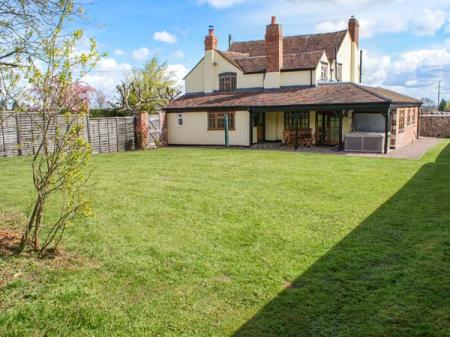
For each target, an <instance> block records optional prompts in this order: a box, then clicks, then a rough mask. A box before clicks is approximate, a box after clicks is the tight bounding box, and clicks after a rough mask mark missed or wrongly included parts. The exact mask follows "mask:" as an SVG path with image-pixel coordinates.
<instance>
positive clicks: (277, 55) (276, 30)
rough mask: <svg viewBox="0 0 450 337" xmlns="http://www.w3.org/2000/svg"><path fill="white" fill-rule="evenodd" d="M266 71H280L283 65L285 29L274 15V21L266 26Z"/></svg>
mask: <svg viewBox="0 0 450 337" xmlns="http://www.w3.org/2000/svg"><path fill="white" fill-rule="evenodd" d="M265 48H266V57H267V58H266V71H267V72H279V71H280V69H281V68H282V67H283V30H282V28H281V25H279V24H277V23H276V17H275V16H272V22H271V23H270V25H267V27H266V39H265Z"/></svg>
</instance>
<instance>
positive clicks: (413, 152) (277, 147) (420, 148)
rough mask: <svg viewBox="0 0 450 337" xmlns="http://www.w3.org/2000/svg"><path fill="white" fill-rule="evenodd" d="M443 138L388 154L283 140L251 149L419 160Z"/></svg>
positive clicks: (424, 140) (428, 139)
mask: <svg viewBox="0 0 450 337" xmlns="http://www.w3.org/2000/svg"><path fill="white" fill-rule="evenodd" d="M440 142H441V140H440V139H439V138H431V137H420V138H419V139H417V140H416V141H415V142H413V143H410V144H408V145H405V146H403V147H401V148H399V149H392V150H389V151H388V153H387V154H384V153H356V152H344V151H339V149H338V146H334V147H330V146H313V147H304V146H299V147H298V148H297V149H294V148H293V147H291V146H287V145H285V144H283V143H282V142H274V143H258V144H254V145H252V146H251V149H255V150H274V151H290V152H305V153H324V154H334V155H341V156H357V157H380V158H400V159H413V160H418V159H420V158H422V156H423V155H424V154H425V153H427V152H428V151H429V150H430V149H431V148H433V147H434V146H436V145H437V144H439V143H440Z"/></svg>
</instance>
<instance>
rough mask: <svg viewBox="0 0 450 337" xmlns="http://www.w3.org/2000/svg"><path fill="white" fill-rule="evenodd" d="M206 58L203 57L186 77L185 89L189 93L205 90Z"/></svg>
mask: <svg viewBox="0 0 450 337" xmlns="http://www.w3.org/2000/svg"><path fill="white" fill-rule="evenodd" d="M203 60H204V59H202V60H201V61H200V62H199V63H198V64H197V65H196V67H195V68H194V69H192V70H191V72H190V73H189V74H188V75H187V76H186V77H185V79H184V83H185V90H186V92H187V93H192V92H203V89H204V86H203V77H204V74H203V67H204V62H203Z"/></svg>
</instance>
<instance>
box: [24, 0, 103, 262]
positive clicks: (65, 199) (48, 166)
mask: <svg viewBox="0 0 450 337" xmlns="http://www.w3.org/2000/svg"><path fill="white" fill-rule="evenodd" d="M58 4H59V6H60V9H61V11H60V12H59V13H60V14H59V17H58V20H56V21H57V24H56V26H55V27H54V29H52V30H51V31H49V32H48V38H45V39H43V40H42V49H41V50H40V53H39V58H30V59H29V64H27V66H26V67H25V76H24V77H25V78H26V79H27V81H28V82H29V84H30V86H31V87H32V88H33V89H32V90H30V91H29V92H28V95H27V100H28V101H29V102H30V103H31V105H32V106H33V107H34V109H35V111H37V115H36V116H35V118H36V122H35V125H37V126H38V132H37V133H38V137H37V138H36V141H37V145H38V146H37V151H36V152H35V154H34V156H33V158H32V172H33V184H34V188H35V192H36V195H35V201H34V203H33V207H32V211H31V214H30V215H29V217H28V221H27V224H26V226H25V228H24V232H23V236H22V240H21V243H20V247H19V250H18V251H19V252H21V251H23V250H24V249H25V248H26V247H30V248H31V249H32V250H34V251H36V252H39V254H41V255H42V254H44V253H45V252H46V251H48V250H49V249H56V248H57V247H58V245H59V243H60V241H61V239H62V236H63V233H64V231H65V229H66V227H67V225H69V224H70V223H71V222H72V220H73V219H75V218H76V217H77V216H82V215H86V214H88V212H89V203H88V200H87V198H86V192H87V190H88V184H87V183H88V176H87V175H86V173H85V170H86V164H87V161H88V158H89V154H90V149H89V144H88V143H87V142H86V141H85V137H83V127H84V124H83V121H84V120H85V116H86V114H87V109H88V104H89V98H90V95H91V94H92V91H93V89H92V88H91V87H89V86H88V85H86V84H84V83H83V82H82V81H81V79H82V78H83V76H84V75H85V74H86V73H87V72H88V71H89V70H90V69H92V68H93V67H94V66H95V64H96V62H97V61H98V59H99V58H100V55H99V54H98V52H97V51H96V44H95V41H94V40H91V41H90V48H89V50H88V51H86V52H83V53H79V52H75V46H76V45H77V43H78V42H79V41H80V39H81V38H82V36H83V32H82V31H80V30H77V31H75V32H72V33H69V32H67V31H65V30H64V27H65V22H66V20H67V19H68V18H70V17H71V16H72V15H74V11H75V8H74V5H73V1H71V0H60V1H58ZM74 74H78V76H76V77H75V76H74ZM50 204H51V205H52V206H53V207H54V208H55V207H56V208H57V209H58V212H57V214H56V215H55V214H54V213H51V212H49V211H48V209H49V207H48V206H49V205H50ZM44 219H45V222H44Z"/></svg>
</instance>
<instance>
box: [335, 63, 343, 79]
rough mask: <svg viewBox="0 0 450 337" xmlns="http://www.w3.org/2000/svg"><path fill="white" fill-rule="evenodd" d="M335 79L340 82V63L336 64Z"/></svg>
mask: <svg viewBox="0 0 450 337" xmlns="http://www.w3.org/2000/svg"><path fill="white" fill-rule="evenodd" d="M336 79H337V80H338V81H342V63H338V65H337V73H336Z"/></svg>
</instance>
